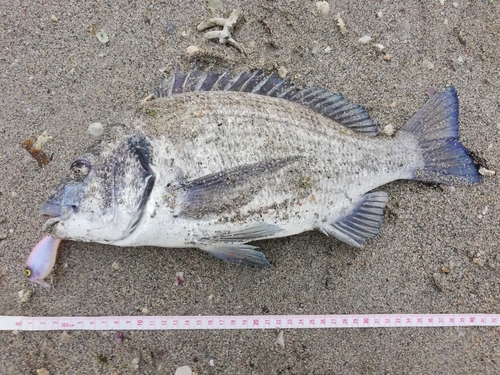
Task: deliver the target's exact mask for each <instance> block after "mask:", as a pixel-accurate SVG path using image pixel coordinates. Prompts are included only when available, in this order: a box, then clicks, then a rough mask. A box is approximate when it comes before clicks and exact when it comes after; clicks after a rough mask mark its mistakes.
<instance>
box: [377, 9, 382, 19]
mask: <svg viewBox="0 0 500 375" xmlns="http://www.w3.org/2000/svg"><path fill="white" fill-rule="evenodd" d="M377 18H382V11H381V10H379V11H378V12H377Z"/></svg>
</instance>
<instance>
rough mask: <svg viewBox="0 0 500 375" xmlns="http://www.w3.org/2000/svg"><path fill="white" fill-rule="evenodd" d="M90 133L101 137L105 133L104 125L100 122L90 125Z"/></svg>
mask: <svg viewBox="0 0 500 375" xmlns="http://www.w3.org/2000/svg"><path fill="white" fill-rule="evenodd" d="M89 133H90V134H92V135H93V136H95V137H100V136H101V135H102V134H103V133H104V126H103V125H102V124H101V123H100V122H94V123H92V124H90V125H89Z"/></svg>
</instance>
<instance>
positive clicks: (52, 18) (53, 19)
mask: <svg viewBox="0 0 500 375" xmlns="http://www.w3.org/2000/svg"><path fill="white" fill-rule="evenodd" d="M50 20H51V21H52V22H57V21H59V20H58V19H57V17H56V16H54V15H51V16H50Z"/></svg>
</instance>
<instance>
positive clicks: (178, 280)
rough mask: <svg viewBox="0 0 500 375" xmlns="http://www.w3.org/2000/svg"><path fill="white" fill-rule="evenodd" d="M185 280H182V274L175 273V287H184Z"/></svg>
mask: <svg viewBox="0 0 500 375" xmlns="http://www.w3.org/2000/svg"><path fill="white" fill-rule="evenodd" d="M185 282H186V279H185V278H184V272H176V273H175V285H177V286H181V285H184V283H185Z"/></svg>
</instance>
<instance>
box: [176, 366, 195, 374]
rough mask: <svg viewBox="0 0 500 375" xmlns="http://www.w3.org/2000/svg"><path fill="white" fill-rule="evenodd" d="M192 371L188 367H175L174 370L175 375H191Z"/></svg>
mask: <svg viewBox="0 0 500 375" xmlns="http://www.w3.org/2000/svg"><path fill="white" fill-rule="evenodd" d="M192 373H193V371H192V370H191V368H190V367H189V366H181V367H177V370H175V375H191V374H192Z"/></svg>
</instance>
